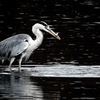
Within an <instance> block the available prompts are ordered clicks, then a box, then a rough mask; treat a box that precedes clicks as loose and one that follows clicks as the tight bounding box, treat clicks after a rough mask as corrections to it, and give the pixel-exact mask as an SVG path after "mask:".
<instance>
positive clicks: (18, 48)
mask: <svg viewBox="0 0 100 100" xmlns="http://www.w3.org/2000/svg"><path fill="white" fill-rule="evenodd" d="M28 45H29V44H28V42H21V43H20V44H17V45H16V46H14V47H13V48H12V50H11V56H17V55H19V54H21V53H22V52H23V51H25V50H26V49H27V48H28Z"/></svg>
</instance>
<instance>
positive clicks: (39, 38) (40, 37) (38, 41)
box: [32, 26, 43, 46]
mask: <svg viewBox="0 0 100 100" xmlns="http://www.w3.org/2000/svg"><path fill="white" fill-rule="evenodd" d="M32 32H33V33H34V35H35V36H36V39H35V41H34V42H36V44H37V46H39V45H41V43H42V41H43V34H42V32H41V31H40V30H39V29H38V28H36V27H34V26H33V27H32Z"/></svg>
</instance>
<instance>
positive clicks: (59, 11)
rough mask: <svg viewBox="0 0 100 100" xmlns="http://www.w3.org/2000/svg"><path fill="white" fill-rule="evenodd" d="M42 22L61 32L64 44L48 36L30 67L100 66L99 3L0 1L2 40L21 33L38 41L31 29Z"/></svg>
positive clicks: (77, 0)
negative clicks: (70, 63)
mask: <svg viewBox="0 0 100 100" xmlns="http://www.w3.org/2000/svg"><path fill="white" fill-rule="evenodd" d="M39 21H45V22H47V23H48V24H50V25H51V27H52V28H53V30H54V31H55V32H59V35H60V37H61V41H58V40H56V39H55V38H53V37H52V36H51V35H49V34H45V36H44V41H43V43H42V45H41V46H40V47H39V48H38V49H37V50H36V51H35V52H34V53H33V55H32V56H31V57H30V60H29V63H34V64H53V63H68V62H72V61H74V62H77V64H87V65H90V64H92V65H93V64H100V1H99V0H0V40H3V39H5V38H7V37H9V36H12V35H15V34H19V33H27V34H30V35H31V36H32V37H33V38H34V35H33V34H32V31H31V28H32V25H33V24H35V23H36V22H39Z"/></svg>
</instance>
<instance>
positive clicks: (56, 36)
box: [47, 29, 61, 40]
mask: <svg viewBox="0 0 100 100" xmlns="http://www.w3.org/2000/svg"><path fill="white" fill-rule="evenodd" d="M47 31H48V33H50V34H51V35H53V36H54V37H55V38H56V39H58V40H61V38H60V37H59V35H58V33H55V32H54V31H52V30H51V29H48V30H47Z"/></svg>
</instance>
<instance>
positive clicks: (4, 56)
mask: <svg viewBox="0 0 100 100" xmlns="http://www.w3.org/2000/svg"><path fill="white" fill-rule="evenodd" d="M44 24H46V23H44ZM40 29H43V30H45V28H44V26H43V25H41V24H35V25H34V26H33V27H32V32H33V33H34V34H35V36H36V39H35V40H33V39H32V38H31V37H30V36H29V35H28V34H19V35H15V36H12V37H9V38H7V39H5V40H3V41H1V42H0V60H2V61H3V60H9V61H10V64H9V68H10V71H11V65H12V63H13V62H14V60H16V59H17V60H19V71H20V67H21V62H22V60H23V59H25V60H26V61H27V60H28V58H29V57H30V55H31V54H32V52H33V51H34V50H35V49H37V48H38V47H39V46H40V45H41V43H42V41H43V34H42V32H41V31H40ZM45 31H48V30H45ZM50 31H51V30H50ZM51 33H53V31H51ZM52 35H55V37H56V38H57V36H58V35H56V34H54V33H53V34H52ZM58 38H59V37H58Z"/></svg>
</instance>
